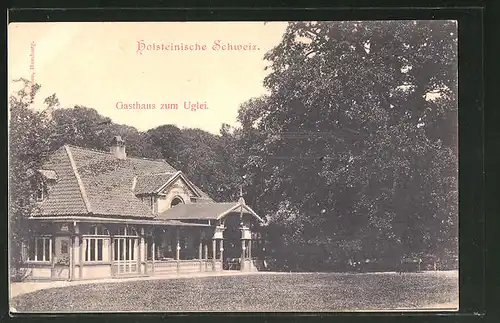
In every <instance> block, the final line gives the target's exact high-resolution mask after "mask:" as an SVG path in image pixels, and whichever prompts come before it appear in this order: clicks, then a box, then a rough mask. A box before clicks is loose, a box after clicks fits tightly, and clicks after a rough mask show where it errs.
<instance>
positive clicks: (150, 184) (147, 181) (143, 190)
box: [134, 172, 175, 194]
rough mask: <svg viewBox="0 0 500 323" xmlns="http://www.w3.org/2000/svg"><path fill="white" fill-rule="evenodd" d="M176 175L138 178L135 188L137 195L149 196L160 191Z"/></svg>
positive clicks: (165, 174)
mask: <svg viewBox="0 0 500 323" xmlns="http://www.w3.org/2000/svg"><path fill="white" fill-rule="evenodd" d="M174 175H175V172H174V173H164V174H153V175H143V176H138V177H137V179H136V184H135V187H134V193H135V194H148V193H152V192H155V191H156V190H158V189H159V188H160V187H161V186H162V185H163V184H165V183H166V182H168V181H169V180H170V179H171V178H172V177H173V176H174Z"/></svg>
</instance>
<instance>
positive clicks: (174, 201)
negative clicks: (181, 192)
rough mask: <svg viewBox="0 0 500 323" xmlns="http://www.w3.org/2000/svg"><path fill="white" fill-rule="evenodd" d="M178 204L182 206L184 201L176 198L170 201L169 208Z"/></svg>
mask: <svg viewBox="0 0 500 323" xmlns="http://www.w3.org/2000/svg"><path fill="white" fill-rule="evenodd" d="M179 204H184V201H183V200H182V199H181V198H180V197H178V196H176V197H175V198H174V199H173V200H172V203H170V207H174V206H176V205H179Z"/></svg>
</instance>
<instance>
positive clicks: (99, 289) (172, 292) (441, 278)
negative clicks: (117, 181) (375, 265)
mask: <svg viewBox="0 0 500 323" xmlns="http://www.w3.org/2000/svg"><path fill="white" fill-rule="evenodd" d="M457 299H458V274H457V273H456V272H452V273H449V272H448V273H443V272H441V273H440V272H428V273H404V274H402V275H398V274H395V273H370V274H341V273H292V274H262V275H250V276H221V277H205V278H187V279H170V280H145V281H133V282H119V283H103V284H89V285H78V286H71V287H63V288H52V289H46V290H40V291H36V292H33V293H29V294H24V295H20V296H18V297H15V298H14V299H12V303H11V306H13V307H15V308H16V310H17V311H18V312H75V311H76V312H82V311H85V312H87V311H91V312H93V311H108V312H109V311H111V312H119V311H141V312H142V311H153V312H168V311H174V312H188V311H224V312H237V311H249V312H254V311H258V312H275V311H283V312H287V311H300V312H303V311H314V312H320V311H356V310H394V309H401V308H407V309H421V308H426V307H439V306H440V304H441V306H444V305H443V304H448V306H449V304H450V303H452V302H457ZM457 304H458V303H457Z"/></svg>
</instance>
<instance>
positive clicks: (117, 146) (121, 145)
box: [109, 136, 127, 159]
mask: <svg viewBox="0 0 500 323" xmlns="http://www.w3.org/2000/svg"><path fill="white" fill-rule="evenodd" d="M109 151H110V153H111V154H113V155H114V156H115V157H116V158H117V159H126V158H127V153H126V152H125V141H123V139H122V137H121V136H115V137H114V138H113V142H112V143H111V147H110V148H109Z"/></svg>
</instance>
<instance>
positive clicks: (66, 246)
mask: <svg viewBox="0 0 500 323" xmlns="http://www.w3.org/2000/svg"><path fill="white" fill-rule="evenodd" d="M61 253H62V254H67V253H69V241H67V240H62V241H61Z"/></svg>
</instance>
